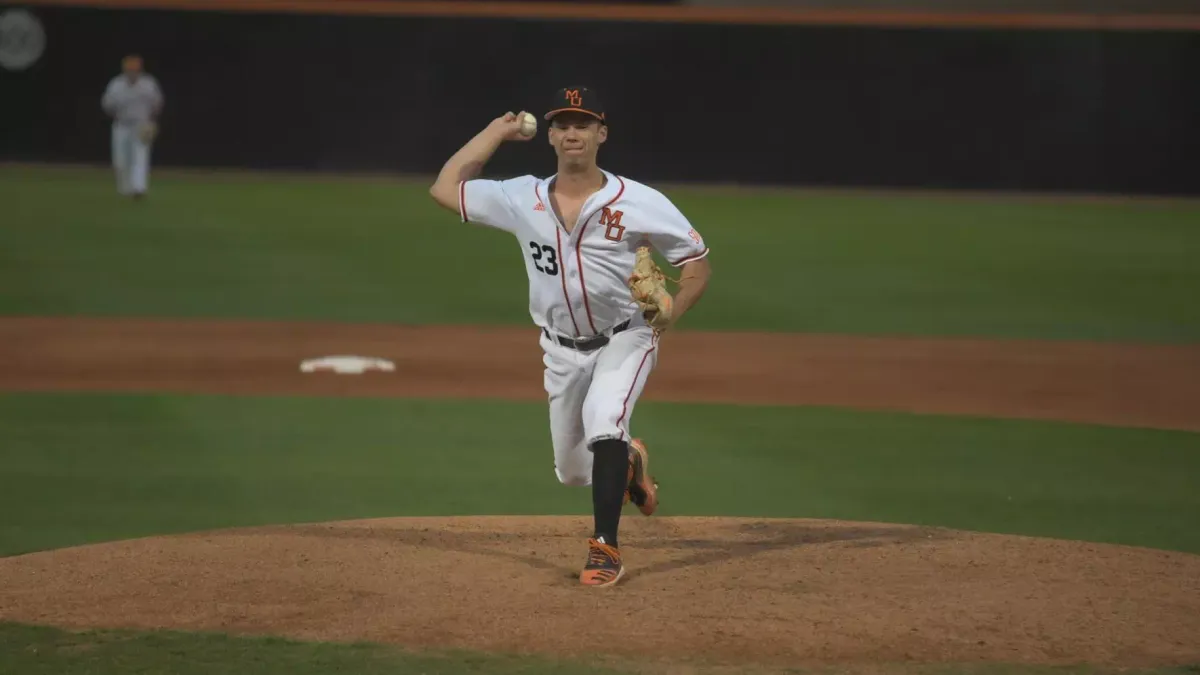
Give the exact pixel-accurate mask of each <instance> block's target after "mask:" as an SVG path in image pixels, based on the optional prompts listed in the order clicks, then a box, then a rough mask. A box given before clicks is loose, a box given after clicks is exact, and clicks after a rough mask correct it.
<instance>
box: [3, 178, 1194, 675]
mask: <svg viewBox="0 0 1200 675" xmlns="http://www.w3.org/2000/svg"><path fill="white" fill-rule="evenodd" d="M669 194H670V195H671V196H672V197H673V198H675V199H676V200H677V202H678V203H679V205H680V206H681V208H682V209H683V210H684V211H685V213H688V214H689V215H691V216H692V219H693V221H694V222H695V224H696V225H697V226H698V227H699V228H700V229H701V230H702V231H703V232H704V233H705V235H706V238H707V240H708V243H709V245H710V246H711V247H712V249H713V254H712V259H713V264H714V270H715V272H714V281H713V283H714V285H713V287H712V290H711V291H710V293H709V294H708V295H706V297H705V299H704V301H703V303H702V304H701V305H700V306H699V307H698V308H697V310H696V312H695V313H694V314H692V315H690V316H689V318H688V320H687V322H686V326H685V328H686V329H689V330H704V329H723V330H728V329H738V330H777V331H814V332H844V333H878V334H923V335H983V336H1000V337H1023V338H1049V339H1067V338H1070V339H1085V340H1130V341H1134V340H1136V341H1149V342H1176V343H1191V342H1197V341H1198V340H1200V310H1198V309H1197V307H1200V303H1197V302H1196V301H1195V299H1196V298H1197V297H1200V266H1198V265H1196V264H1195V261H1196V260H1198V259H1200V227H1197V226H1198V225H1200V205H1196V204H1186V203H1184V204H1176V205H1166V204H1143V203H1130V204H1124V205H1104V204H1093V203H1072V204H1067V203H1033V202H1018V201H1013V200H995V201H988V200H966V199H939V198H933V197H928V198H918V197H916V196H866V195H864V196H856V195H851V194H841V195H834V194H825V195H793V194H788V193H785V192H772V193H764V194H755V195H747V196H738V195H737V194H736V193H728V192H723V191H705V190H699V189H693V190H677V191H675V190H673V191H670V192H669ZM0 200H2V202H3V203H4V204H5V213H6V216H5V219H4V224H3V225H2V226H0V315H30V314H32V315H63V314H83V315H87V314H91V315H113V316H133V315H139V316H141V315H146V316H162V317H182V316H191V317H250V318H281V319H283V318H289V319H290V318H304V319H319V320H333V321H340V320H352V321H386V322H403V323H506V324H518V325H527V324H528V315H527V313H526V306H525V300H526V289H525V279H524V277H523V275H522V274H521V267H520V261H519V259H518V256H519V255H521V251H520V250H519V249H518V247H517V246H516V245H515V242H513V241H512V240H511V238H509V236H508V235H506V234H503V233H499V232H489V231H483V230H478V229H476V228H472V227H467V226H463V225H460V224H458V223H457V219H456V217H455V216H453V215H451V214H447V213H441V212H438V211H436V210H435V208H434V207H433V205H432V203H431V202H430V201H429V200H428V198H427V196H426V193H425V187H424V186H422V185H419V184H414V183H403V182H390V181H352V180H324V181H323V180H320V179H317V178H311V179H307V178H271V177H263V176H239V175H233V174H230V175H213V176H207V177H205V176H196V175H186V174H171V173H169V172H163V173H161V174H156V175H155V176H154V178H153V185H152V193H151V198H150V199H149V200H148V201H146V202H145V203H141V204H134V203H130V202H126V201H123V200H120V199H118V198H117V197H116V195H115V194H114V192H113V190H112V186H111V180H110V178H109V175H108V173H107V172H105V171H103V170H99V171H90V170H83V169H28V168H14V167H4V168H0ZM434 277H439V278H444V279H445V282H444V284H445V285H444V286H441V287H438V286H435V285H434V284H433V283H431V281H430V280H431V279H432V278H434ZM0 377H2V375H0ZM465 419H470V420H472V421H474V422H475V423H476V424H475V425H474V426H468V425H465V424H463V422H462V421H463V420H465ZM637 423H638V426H639V433H644V434H645V435H646V436H647V437H651V438H655V439H656V444H655V446H654V449H655V457H656V459H655V462H656V464H657V466H658V467H659V470H660V471H661V472H662V473H663V474H665V475H664V481H665V482H666V484H667V485H669V490H670V492H669V494H670V498H669V500H668V501H667V502H666V503H665V504H664V507H663V513H665V514H667V515H746V516H796V517H821V518H843V519H853V520H879V521H889V522H906V523H919V524H928V525H942V526H948V527H956V528H965V529H972V530H981V531H992V532H1003V533H1023V534H1034V535H1041V536H1053V537H1064V538H1072V539H1084V540H1091V541H1102V542H1112V543H1124V544H1133V545H1139V546H1150V547H1159V548H1167V549H1175V550H1181V551H1187V552H1191V553H1200V533H1198V532H1200V530H1198V529H1197V527H1196V524H1197V523H1200V435H1198V434H1189V433H1184V432H1168V431H1153V430H1144V429H1138V430H1135V429H1117V428H1100V427H1088V426H1080V425H1071V424H1059V423H1051V422H1026V421H1013V420H985V419H972V418H949V417H938V416H918V415H904V414H890V413H866V412H853V411H846V410H835V409H820V408H769V407H732V406H691V405H675V404H659V403H649V402H647V403H643V404H641V405H639V407H638V422H637ZM498 439H499V440H498ZM448 485H449V486H453V489H445V487H446V486H448ZM664 489H666V488H664ZM589 512H590V497H589V494H588V493H587V492H586V491H572V490H565V489H563V488H562V487H561V486H559V485H558V484H557V483H556V481H555V480H554V479H553V473H552V470H551V464H550V454H549V444H548V430H547V429H546V425H545V410H544V406H542V405H537V404H524V403H502V402H490V401H474V402H462V401H422V400H363V399H354V400H351V399H315V398H287V397H260V398H223V397H215V396H168V395H139V396H134V395H121V396H116V395H111V396H110V395H100V394H24V393H11V394H0V514H2V515H0V555H17V554H20V553H24V552H30V551H36V550H43V549H49V548H56V547H63V546H70V545H75V544H81V543H86V542H95V541H104V540H110V539H119V538H126V537H138V536H147V535H153V534H159V533H169V532H184V531H191V530H197V529H209V528H220V527H229V526H236V525H254V524H265V523H285V522H311V521H322V520H330V519H346V518H363V517H377V516H393V515H434V514H439V515H442V514H445V515H457V514H493V513H498V514H544V513H562V514H584V513H589ZM606 668H607V669H606ZM133 672H138V673H232V672H237V673H265V674H271V675H275V674H279V675H282V674H284V673H288V674H290V673H302V674H307V673H314V674H315V673H332V672H354V673H385V672H386V673H396V672H423V673H485V672H486V673H551V672H553V673H606V672H632V671H631V670H630V666H629V664H619V663H612V664H602V665H601V666H596V667H591V666H587V665H585V664H579V663H555V662H551V661H546V660H539V659H535V658H528V657H521V656H505V655H485V654H461V653H446V654H427V653H410V652H404V651H401V650H396V649H391V648H385V647H380V646H374V645H338V646H334V645H321V644H307V643H296V642H290V641H284V640H276V639H250V638H232V637H228V636H220V635H189V634H179V633H149V634H135V633H123V632H100V633H87V634H76V633H68V632H63V631H59V630H56V629H52V628H46V627H30V626H20V625H11V624H8V625H0V673H21V674H22V675H24V674H25V673H34V674H36V673H56V674H60V673H71V674H75V673H79V674H83V673H89V674H90V673H97V674H100V675H117V674H118V673H121V674H124V673H133ZM722 672H725V671H722ZM747 672H752V671H747ZM906 672H929V673H934V672H970V673H1008V672H1022V673H1051V672H1063V673H1066V672H1087V673H1097V672H1104V671H1101V670H1098V669H1094V668H1088V669H1076V670H1073V669H1039V668H1016V667H1008V666H1004V665H1003V664H1000V665H994V666H981V665H975V666H969V667H967V666H964V667H961V668H932V667H930V668H926V669H920V668H916V667H913V668H910V669H908V670H907V671H906ZM1157 672H1162V673H1184V672H1200V671H1198V670H1197V669H1193V670H1191V671H1188V670H1186V669H1183V668H1181V669H1178V670H1173V671H1172V670H1163V671H1157Z"/></svg>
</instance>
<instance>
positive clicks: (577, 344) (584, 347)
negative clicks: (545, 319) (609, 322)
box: [542, 321, 629, 352]
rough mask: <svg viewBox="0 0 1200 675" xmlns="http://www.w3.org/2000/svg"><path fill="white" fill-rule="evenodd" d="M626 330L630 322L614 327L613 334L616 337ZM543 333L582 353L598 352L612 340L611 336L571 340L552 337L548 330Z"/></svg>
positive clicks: (558, 336)
mask: <svg viewBox="0 0 1200 675" xmlns="http://www.w3.org/2000/svg"><path fill="white" fill-rule="evenodd" d="M626 328H629V322H628V321H625V322H624V323H619V324H617V325H616V326H615V327H613V329H612V334H613V335H616V334H617V333H620V332H621V331H623V330H625V329H626ZM542 332H543V333H545V334H546V337H548V338H550V339H551V340H554V341H555V342H557V343H558V344H560V345H562V346H564V347H567V348H569V349H574V350H577V351H581V352H590V351H594V350H597V349H599V348H601V347H603V346H604V345H606V344H608V342H609V340H610V338H609V336H607V335H596V336H594V337H589V338H569V337H564V336H562V335H551V334H550V331H548V330H546V329H545V328H543V329H542Z"/></svg>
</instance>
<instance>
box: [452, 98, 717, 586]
mask: <svg viewBox="0 0 1200 675" xmlns="http://www.w3.org/2000/svg"><path fill="white" fill-rule="evenodd" d="M547 110H548V112H546V113H545V115H544V119H545V120H547V121H548V122H549V130H548V141H549V143H550V146H551V147H552V148H554V152H555V154H556V155H557V156H558V169H557V172H556V173H555V174H554V175H552V176H550V177H548V178H538V177H535V176H530V175H526V176H520V177H517V178H512V179H509V180H488V179H483V178H479V177H478V175H479V173H480V171H481V170H482V168H483V166H484V165H485V164H486V163H487V162H488V160H489V159H490V158H491V156H492V154H493V153H495V152H496V150H497V149H498V148H499V147H500V146H501V144H502V143H504V142H505V141H528V140H530V139H531V138H533V137H534V136H535V135H536V125H537V120H536V118H535V117H533V116H532V115H530V114H529V113H525V112H522V113H521V114H519V115H514V114H512V113H511V112H510V113H506V114H504V115H502V116H500V117H498V118H497V119H495V120H493V121H492V122H491V124H489V125H488V126H487V128H485V129H484V130H483V131H481V132H479V133H478V134H476V135H475V137H474V138H472V139H471V140H470V141H468V142H467V144H466V145H464V146H463V147H462V148H461V149H460V150H459V151H458V152H456V153H455V154H454V155H453V156H452V157H451V158H450V159H449V160H448V161H447V162H446V164H445V165H444V166H443V167H442V170H441V173H440V174H439V175H438V177H437V180H436V182H435V183H434V184H433V186H432V187H431V188H430V194H431V195H432V196H433V199H434V200H435V201H436V202H437V203H438V204H439V205H441V206H442V207H444V208H446V209H448V210H450V211H454V212H456V213H458V214H459V217H460V219H461V220H462V221H463V222H464V223H474V224H477V225H480V226H485V227H493V228H498V229H501V230H504V231H506V232H508V233H510V234H512V235H513V236H514V237H515V238H516V240H517V244H518V249H519V251H520V254H521V256H522V258H523V259H524V262H525V272H526V274H527V275H528V277H529V313H530V316H531V317H532V319H533V322H534V323H535V324H536V325H537V326H538V327H539V328H541V335H540V338H539V339H540V344H541V347H542V350H543V352H544V358H543V363H544V365H545V370H544V374H543V381H544V384H545V388H546V392H547V394H548V395H549V404H550V439H551V441H552V443H553V446H554V467H555V473H556V474H557V476H558V480H559V481H560V482H562V483H563V484H564V485H572V486H590V487H591V491H592V507H593V516H594V520H595V529H594V532H593V534H592V537H591V538H589V540H588V556H587V562H586V564H585V566H584V568H583V571H582V572H581V573H580V577H579V579H580V582H581V583H582V584H584V585H587V586H610V585H613V584H615V583H617V582H618V581H619V580H620V579H621V578H622V576H623V575H624V573H625V568H624V566H623V564H622V562H621V552H620V548H619V546H618V540H617V529H618V524H619V522H620V517H621V509H622V507H623V505H624V504H625V503H627V502H629V501H632V502H633V503H634V504H635V505H637V507H638V508H639V509H640V510H641V512H642V513H643V514H645V515H650V514H652V513H654V511H655V509H656V508H657V506H658V485H657V483H656V482H655V480H654V478H653V477H651V476H650V474H649V473H648V470H649V460H650V458H649V454H648V453H647V451H646V446H645V444H644V443H643V442H642V441H641V440H640V439H637V438H634V437H632V436H631V435H630V431H629V426H630V420H631V419H632V417H633V410H634V406H635V405H636V404H637V401H638V397H639V396H640V395H641V393H642V389H643V388H644V387H645V385H646V380H647V378H648V377H649V376H650V372H651V371H652V370H653V369H654V366H655V364H656V362H657V359H658V348H659V336H660V335H661V334H662V332H663V331H665V330H667V329H668V328H670V327H671V326H672V325H673V324H674V323H675V322H677V321H678V320H679V319H680V317H682V316H683V315H684V314H685V313H686V312H687V311H688V310H689V309H691V307H692V306H693V305H694V304H695V303H696V301H697V300H699V299H700V296H701V295H702V294H703V293H704V289H705V287H706V286H707V284H708V280H709V275H710V266H709V262H708V260H707V258H706V256H707V255H708V248H707V247H706V246H705V245H704V239H703V238H702V237H701V236H700V234H699V233H698V232H697V231H696V229H695V228H693V227H692V225H691V223H689V222H688V219H687V218H686V217H685V216H684V215H683V214H682V213H681V212H680V211H679V209H678V208H676V207H675V205H674V204H672V203H671V201H670V200H669V199H667V197H666V196H664V195H663V194H662V193H660V192H659V191H657V190H655V189H653V188H651V187H648V186H646V185H643V184H641V183H638V182H637V181H634V180H630V179H629V178H625V177H622V176H618V175H616V174H613V173H611V172H609V171H606V170H604V169H601V168H600V167H599V166H598V164H597V160H596V157H597V153H598V151H599V149H600V146H601V145H603V144H604V142H605V141H606V139H607V138H608V120H607V115H606V112H605V110H604V107H603V106H602V105H601V103H600V100H599V98H598V97H597V95H596V93H595V92H594V91H591V90H589V89H588V88H586V87H566V88H564V89H560V90H559V91H558V93H557V94H555V96H554V99H553V100H552V101H550V105H549V107H548V108H547ZM652 250H656V251H658V252H659V253H660V254H661V255H662V256H663V257H664V258H665V259H666V260H667V261H668V262H670V263H671V264H672V265H673V266H674V267H676V268H677V269H679V270H680V279H679V281H678V282H677V283H678V289H677V291H676V292H675V293H674V294H672V293H671V292H669V291H668V289H667V286H666V284H665V282H666V275H665V274H664V273H663V272H662V270H660V269H659V268H658V266H657V265H656V264H655V263H654V259H653V258H652V257H651V255H650V253H651V251H652Z"/></svg>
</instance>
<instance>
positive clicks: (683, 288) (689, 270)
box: [671, 258, 712, 325]
mask: <svg viewBox="0 0 1200 675" xmlns="http://www.w3.org/2000/svg"><path fill="white" fill-rule="evenodd" d="M711 276H712V263H710V262H709V261H708V258H700V259H699V260H693V261H691V262H688V263H684V264H683V269H682V270H680V275H679V289H678V290H676V291H675V296H674V302H673V303H672V305H673V307H672V310H673V311H672V314H671V325H674V324H675V323H677V322H678V321H679V319H680V318H681V317H683V315H684V314H686V313H687V311H688V310H689V309H691V308H692V307H693V306H694V305H695V304H696V303H697V302H699V300H700V297H701V296H703V295H704V291H705V290H706V289H707V288H708V280H709V278H710V277H711Z"/></svg>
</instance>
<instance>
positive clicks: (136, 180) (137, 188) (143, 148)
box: [112, 124, 150, 195]
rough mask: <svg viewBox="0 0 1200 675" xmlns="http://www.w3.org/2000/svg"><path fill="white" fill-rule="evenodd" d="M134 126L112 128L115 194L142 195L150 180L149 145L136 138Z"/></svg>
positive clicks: (135, 126) (126, 125) (120, 125)
mask: <svg viewBox="0 0 1200 675" xmlns="http://www.w3.org/2000/svg"><path fill="white" fill-rule="evenodd" d="M137 130H138V127H137V125H136V124H114V125H113V127H112V165H113V170H114V171H115V172H116V174H117V192H119V193H121V194H123V195H131V194H135V193H144V192H145V191H146V189H147V188H148V187H149V185H148V183H149V180H150V145H149V144H148V143H143V142H142V139H141V138H138V133H137Z"/></svg>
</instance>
